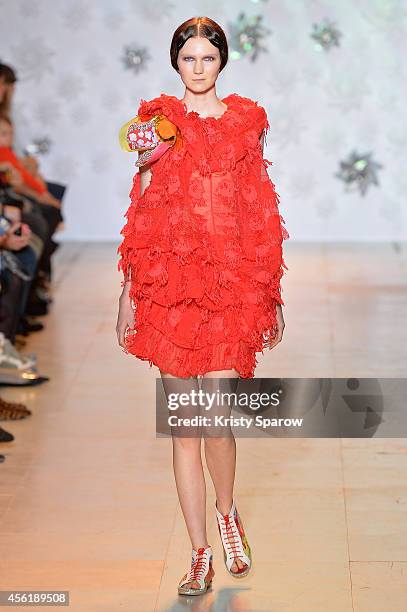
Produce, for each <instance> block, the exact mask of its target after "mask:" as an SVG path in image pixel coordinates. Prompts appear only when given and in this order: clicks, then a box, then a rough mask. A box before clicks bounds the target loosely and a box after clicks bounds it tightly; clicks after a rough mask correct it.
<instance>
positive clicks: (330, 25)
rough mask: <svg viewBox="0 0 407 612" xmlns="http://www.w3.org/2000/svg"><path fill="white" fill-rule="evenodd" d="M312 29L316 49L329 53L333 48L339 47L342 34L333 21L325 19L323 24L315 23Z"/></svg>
mask: <svg viewBox="0 0 407 612" xmlns="http://www.w3.org/2000/svg"><path fill="white" fill-rule="evenodd" d="M312 27H313V31H312V34H311V38H313V39H314V40H315V47H316V49H317V50H318V51H322V50H325V51H329V49H331V48H332V47H339V39H340V37H341V36H342V32H340V31H339V30H338V28H337V27H336V25H335V23H334V22H333V21H329V20H328V19H324V21H322V22H321V23H314V24H313V26H312Z"/></svg>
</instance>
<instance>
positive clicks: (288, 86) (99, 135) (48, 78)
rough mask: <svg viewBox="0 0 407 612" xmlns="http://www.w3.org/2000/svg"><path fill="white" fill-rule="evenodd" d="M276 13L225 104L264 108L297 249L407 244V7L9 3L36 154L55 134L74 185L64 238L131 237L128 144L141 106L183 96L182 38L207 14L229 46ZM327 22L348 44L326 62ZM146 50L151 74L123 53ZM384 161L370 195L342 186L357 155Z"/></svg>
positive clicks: (63, 177) (21, 110) (308, 2)
mask: <svg viewBox="0 0 407 612" xmlns="http://www.w3.org/2000/svg"><path fill="white" fill-rule="evenodd" d="M240 11H245V12H246V14H248V15H255V14H261V15H263V24H264V26H265V27H267V28H268V29H269V30H271V32H270V33H269V34H268V35H267V36H266V37H265V38H264V39H263V40H262V45H264V46H266V47H267V50H268V52H261V53H260V54H259V55H258V58H257V59H256V60H255V61H254V62H251V61H250V59H249V58H248V57H243V58H241V59H239V60H230V61H229V64H228V65H227V67H226V68H225V69H224V71H223V72H222V73H221V75H220V77H219V79H218V82H217V94H218V96H220V97H224V96H226V95H227V94H229V93H232V92H236V93H239V94H240V95H243V96H249V97H251V98H253V99H255V100H258V101H259V103H260V104H262V105H263V106H264V107H265V108H266V110H267V113H268V117H269V122H270V125H271V129H270V132H269V134H268V137H267V147H266V150H265V157H266V158H267V159H271V160H272V161H273V166H271V167H269V169H268V172H269V175H270V178H271V179H272V180H273V182H275V184H276V190H277V192H278V193H279V195H280V199H281V204H280V210H281V213H282V214H283V216H284V218H285V219H286V223H287V229H288V230H289V232H290V235H291V238H292V239H294V240H322V241H333V240H360V241H376V240H401V239H405V238H406V217H407V208H406V205H405V194H406V193H407V172H406V155H405V141H406V135H407V130H406V115H405V114H404V115H403V114H402V108H403V107H404V108H405V104H406V94H407V68H406V61H405V58H406V57H407V43H406V40H407V2H406V1H403V0H400V1H397V0H387V1H386V0H330V1H322V0H321V1H316V0H315V1H312V0H285V1H284V0H279V1H278V2H277V1H274V0H269V1H267V0H263V1H261V0H260V1H258V2H252V1H250V0H247V1H243V0H239V1H233V0H227V1H223V2H220V1H219V0H207V1H202V2H193V1H192V2H188V3H186V2H185V1H184V0H173V1H171V2H170V1H168V0H36V1H35V2H32V0H0V22H1V26H0V60H1V61H3V62H4V63H9V64H11V65H12V66H13V67H14V68H15V69H16V70H17V73H18V76H19V79H20V80H19V82H18V84H17V89H16V96H15V111H16V118H17V120H18V124H19V125H18V126H17V127H18V131H19V134H20V136H21V137H22V139H23V140H24V144H28V143H29V142H31V141H32V140H33V139H34V138H43V137H49V138H50V139H51V140H52V147H51V149H50V151H49V152H48V153H47V154H44V155H42V156H41V157H40V160H41V168H42V171H43V173H44V174H45V176H46V177H47V178H48V179H49V180H55V181H61V182H66V183H67V184H68V185H69V190H68V192H67V197H66V201H65V202H64V214H65V219H66V221H65V228H66V229H65V231H64V232H63V234H59V238H60V239H61V240H64V239H70V240H76V239H77V240H115V241H119V240H120V235H119V232H120V229H121V227H122V226H123V224H124V222H125V219H124V212H125V211H126V209H127V207H128V205H129V199H128V194H129V191H130V187H131V181H132V176H133V174H134V172H135V171H136V169H135V167H134V165H133V163H134V161H135V158H134V157H133V156H132V155H131V154H126V153H125V152H123V151H121V149H120V148H119V145H118V139H117V134H118V130H119V128H120V126H121V125H122V123H124V122H125V121H127V120H128V119H129V118H130V117H132V116H133V115H135V114H136V111H137V108H138V104H139V102H140V99H141V98H144V99H150V98H153V97H155V96H158V95H160V93H161V92H165V93H168V94H171V95H175V96H177V97H179V98H181V97H182V96H183V93H184V86H183V84H182V82H181V80H180V78H179V76H178V74H177V73H176V72H175V71H174V70H173V68H172V67H171V65H170V61H169V46H170V41H171V38H172V34H173V32H174V30H175V29H176V27H177V26H178V25H179V24H180V23H182V22H183V21H185V20H186V19H188V18H190V17H192V16H198V15H207V16H209V17H211V18H212V19H214V20H215V21H217V22H218V23H219V24H220V25H221V26H222V27H223V28H224V29H225V31H226V33H227V35H228V37H229V35H230V29H229V23H230V22H232V21H236V19H237V16H238V13H239V12H240ZM324 18H328V19H330V20H332V21H334V22H335V24H336V27H337V28H338V29H339V30H340V31H341V33H342V36H341V38H340V45H339V46H335V47H333V48H332V49H330V50H329V51H324V50H322V51H318V50H317V49H316V48H315V44H314V42H313V40H312V39H311V37H310V34H311V31H312V25H313V23H318V22H320V21H321V20H323V19H324ZM126 45H129V46H130V47H135V48H137V47H144V48H146V49H147V52H148V58H147V59H146V60H145V62H144V66H143V69H141V70H140V71H139V72H138V73H136V72H134V71H132V70H130V69H128V68H125V65H124V61H123V56H124V47H125V46H126ZM354 149H356V150H357V151H358V152H359V153H365V152H371V153H372V156H373V159H374V160H375V161H376V162H378V163H380V164H382V168H380V169H379V170H378V173H377V176H378V179H379V185H378V186H376V185H372V186H370V187H369V189H368V191H367V193H366V195H365V196H362V195H361V194H360V193H359V192H358V191H354V192H347V191H346V190H345V186H344V183H343V182H342V181H341V180H340V179H338V178H337V177H335V173H336V172H337V171H338V170H339V164H340V161H341V160H345V159H346V158H347V157H348V156H349V154H350V153H351V151H352V150H354Z"/></svg>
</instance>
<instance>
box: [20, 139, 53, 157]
mask: <svg viewBox="0 0 407 612" xmlns="http://www.w3.org/2000/svg"><path fill="white" fill-rule="evenodd" d="M51 147H52V141H51V140H50V138H48V137H47V136H45V137H44V138H36V139H35V140H33V141H32V142H30V144H28V145H27V146H26V147H25V153H26V155H44V154H46V153H49V151H50V149H51Z"/></svg>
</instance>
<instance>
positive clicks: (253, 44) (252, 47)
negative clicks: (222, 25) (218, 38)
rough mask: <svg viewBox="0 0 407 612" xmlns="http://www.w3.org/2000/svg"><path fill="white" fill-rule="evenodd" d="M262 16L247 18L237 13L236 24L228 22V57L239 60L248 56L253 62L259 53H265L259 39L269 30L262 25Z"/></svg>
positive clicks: (264, 48) (269, 31)
mask: <svg viewBox="0 0 407 612" xmlns="http://www.w3.org/2000/svg"><path fill="white" fill-rule="evenodd" d="M262 19H263V15H252V16H247V15H246V14H245V13H243V12H241V13H239V15H238V17H237V20H236V22H230V23H229V28H230V47H231V49H232V51H231V53H230V56H231V58H232V59H240V58H241V57H243V56H248V57H249V58H250V60H251V61H252V62H254V61H255V60H256V58H257V56H258V54H259V52H260V51H266V52H267V53H268V49H267V47H264V46H263V45H262V44H261V39H262V38H264V37H265V36H266V35H267V34H270V33H271V30H269V29H268V28H266V27H264V26H263V24H262Z"/></svg>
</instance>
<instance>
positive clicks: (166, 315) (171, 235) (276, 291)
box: [117, 93, 289, 378]
mask: <svg viewBox="0 0 407 612" xmlns="http://www.w3.org/2000/svg"><path fill="white" fill-rule="evenodd" d="M222 101H223V102H224V103H225V104H226V105H227V110H226V111H225V112H224V114H223V115H222V116H221V117H220V118H219V119H216V118H214V117H207V118H202V117H200V116H199V115H198V114H197V113H196V112H194V111H190V112H187V109H186V106H185V105H184V103H183V102H182V101H181V100H179V99H178V98H176V97H175V96H169V95H166V94H164V93H162V94H161V95H160V96H159V97H157V98H154V99H153V100H150V101H145V100H141V103H140V106H139V110H138V114H139V115H143V116H144V115H148V116H150V115H151V116H153V115H155V114H160V113H162V114H164V115H165V116H166V117H167V118H168V119H169V120H170V121H171V122H173V123H174V124H175V125H176V126H177V127H178V128H179V131H180V133H181V135H182V146H181V147H178V148H177V147H173V148H172V149H169V150H168V151H166V153H165V154H164V155H162V157H160V158H159V159H158V160H157V161H156V162H154V163H152V164H151V166H150V168H151V171H152V178H151V182H150V184H149V185H148V187H147V188H146V189H145V191H144V193H143V195H142V196H140V173H139V172H137V173H136V174H135V176H134V180H133V188H132V190H131V192H130V198H131V204H130V206H129V208H128V210H127V212H126V214H125V217H126V218H127V222H126V224H125V226H124V227H123V229H122V231H121V234H122V235H123V237H124V238H123V241H122V243H121V244H120V246H119V248H118V251H117V252H118V253H119V255H120V260H119V262H118V270H120V269H121V270H122V271H123V274H124V280H123V281H122V286H123V285H124V282H125V280H127V279H128V278H131V286H130V298H131V300H132V307H133V309H134V313H135V316H134V327H133V328H131V329H130V330H129V329H128V330H127V333H126V341H125V345H126V352H128V353H131V354H133V355H135V356H136V357H138V358H139V359H142V360H148V361H149V362H150V367H151V366H152V365H153V364H154V365H156V366H157V367H159V368H160V369H161V370H163V371H164V372H168V373H170V374H173V375H174V376H178V377H181V378H188V377H190V376H196V375H201V374H204V373H205V372H208V371H217V370H229V369H232V368H234V369H236V370H237V371H238V372H239V374H240V376H241V377H242V378H253V377H254V370H255V367H256V364H257V359H256V352H262V351H263V350H264V348H265V347H264V341H265V340H266V339H268V338H270V337H271V338H273V337H274V336H275V333H276V331H277V327H276V303H277V302H278V303H280V304H284V302H283V300H282V298H281V287H280V279H281V277H282V276H283V274H284V270H283V268H285V269H288V268H287V266H286V265H285V262H284V260H283V256H282V241H283V240H284V239H287V238H289V234H288V232H287V230H286V229H285V227H284V225H283V224H284V223H285V221H284V219H283V218H282V216H281V215H280V213H279V209H278V203H279V198H278V194H277V193H276V191H275V189H274V184H273V183H272V182H271V180H270V178H269V176H268V173H267V170H266V168H267V165H271V163H272V162H270V161H268V160H265V159H263V155H262V149H261V143H260V141H259V137H260V136H261V133H262V131H263V129H265V132H266V133H267V130H268V129H269V123H268V120H267V115H266V111H265V110H264V108H263V107H262V106H259V105H258V104H257V102H254V101H253V100H251V99H249V98H245V97H242V96H239V95H238V94H236V93H233V94H230V95H229V96H227V97H226V98H223V100H222Z"/></svg>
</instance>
